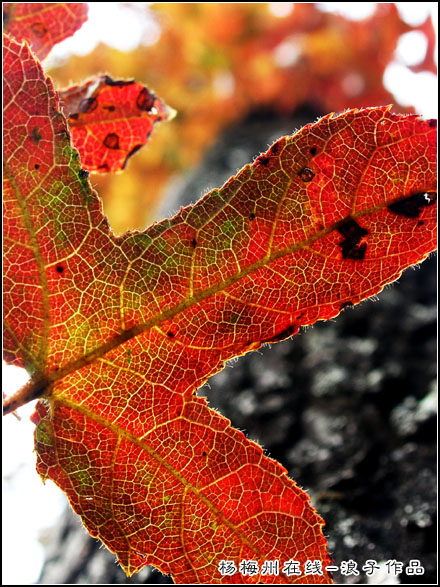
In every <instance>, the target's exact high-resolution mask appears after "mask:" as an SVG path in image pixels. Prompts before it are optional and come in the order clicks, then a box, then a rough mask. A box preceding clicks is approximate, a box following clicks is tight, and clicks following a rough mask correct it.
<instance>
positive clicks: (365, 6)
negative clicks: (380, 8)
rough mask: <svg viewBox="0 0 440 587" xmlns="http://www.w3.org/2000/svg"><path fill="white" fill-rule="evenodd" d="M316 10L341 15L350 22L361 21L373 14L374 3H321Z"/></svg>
mask: <svg viewBox="0 0 440 587" xmlns="http://www.w3.org/2000/svg"><path fill="white" fill-rule="evenodd" d="M318 8H319V9H320V10H322V11H323V12H334V13H336V14H341V15H342V16H345V17H346V18H348V19H350V20H363V19H364V18H368V17H369V16H371V15H372V14H373V12H374V10H375V8H376V2H321V3H319V4H318Z"/></svg>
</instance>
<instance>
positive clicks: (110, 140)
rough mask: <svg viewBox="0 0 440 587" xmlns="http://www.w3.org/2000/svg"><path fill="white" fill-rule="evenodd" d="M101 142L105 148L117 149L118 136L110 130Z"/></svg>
mask: <svg viewBox="0 0 440 587" xmlns="http://www.w3.org/2000/svg"><path fill="white" fill-rule="evenodd" d="M103 144H104V146H105V147H107V149H119V136H118V135H117V134H116V133H114V132H110V133H109V134H108V135H107V136H106V137H105V139H104V141H103Z"/></svg>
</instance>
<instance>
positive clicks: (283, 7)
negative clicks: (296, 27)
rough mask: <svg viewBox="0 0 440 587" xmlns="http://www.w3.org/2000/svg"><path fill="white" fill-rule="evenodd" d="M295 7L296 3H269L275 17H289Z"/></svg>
mask: <svg viewBox="0 0 440 587" xmlns="http://www.w3.org/2000/svg"><path fill="white" fill-rule="evenodd" d="M294 7H295V3H294V2H269V10H270V12H271V13H272V14H273V15H274V16H278V18H283V17H285V16H288V15H289V14H290V13H291V12H292V10H293V9H294Z"/></svg>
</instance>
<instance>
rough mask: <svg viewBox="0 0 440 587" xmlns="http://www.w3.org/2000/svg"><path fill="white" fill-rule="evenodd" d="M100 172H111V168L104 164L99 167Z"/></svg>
mask: <svg viewBox="0 0 440 587" xmlns="http://www.w3.org/2000/svg"><path fill="white" fill-rule="evenodd" d="M98 170H99V171H106V172H107V171H110V167H109V166H108V164H107V163H103V164H102V165H99V166H98Z"/></svg>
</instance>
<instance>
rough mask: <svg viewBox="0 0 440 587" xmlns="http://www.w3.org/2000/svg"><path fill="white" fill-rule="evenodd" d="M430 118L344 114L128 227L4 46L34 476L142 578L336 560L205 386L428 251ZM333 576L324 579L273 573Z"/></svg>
mask: <svg viewBox="0 0 440 587" xmlns="http://www.w3.org/2000/svg"><path fill="white" fill-rule="evenodd" d="M435 139H436V133H435V121H423V120H421V119H420V118H419V117H416V116H407V117H405V116H400V115H394V114H391V112H390V109H389V108H373V109H365V110H360V111H358V110H352V111H349V112H346V113H345V114H343V115H340V116H336V117H335V116H333V115H329V116H327V117H325V118H323V119H321V120H320V121H319V122H318V123H316V124H314V125H307V126H306V127H305V128H303V129H302V130H301V131H300V132H298V133H296V134H295V135H293V136H291V137H285V138H283V139H280V140H279V141H278V142H277V143H275V144H274V145H273V146H272V147H271V148H270V149H269V150H268V151H267V152H266V153H264V154H263V155H260V157H258V158H257V159H256V161H255V163H254V164H253V165H247V166H246V167H244V168H243V170H241V171H240V172H239V173H238V174H237V176H235V177H233V178H231V179H230V180H229V181H228V182H227V183H226V184H225V186H223V188H221V189H219V190H213V191H212V192H210V193H209V194H207V195H206V196H205V197H204V198H203V199H202V200H201V201H200V202H198V203H197V204H196V205H195V206H193V207H190V208H186V209H184V210H181V212H180V213H179V214H178V215H176V216H175V217H174V218H172V219H171V220H165V221H163V222H161V223H158V224H156V225H154V226H152V227H151V228H150V229H148V230H147V231H145V232H142V233H140V232H133V233H128V234H126V235H123V236H122V237H115V236H114V235H113V234H112V232H111V230H110V229H109V226H108V223H107V221H106V219H105V217H104V216H103V214H102V209H101V203H100V201H99V199H98V197H97V195H96V194H95V193H94V192H93V190H92V189H91V187H90V184H89V182H88V180H87V177H86V175H85V174H84V173H83V169H82V167H81V163H80V159H79V157H78V154H77V152H76V150H75V149H74V148H73V147H72V145H71V143H70V137H69V129H68V126H67V124H66V120H65V118H64V116H63V114H62V113H61V111H60V109H59V103H58V98H57V95H56V93H55V92H54V90H53V87H52V84H51V82H50V80H48V79H46V78H45V76H44V73H43V72H42V70H41V67H40V66H39V64H38V63H37V62H36V61H35V60H34V59H33V57H32V54H31V53H30V52H29V50H28V48H27V47H26V45H23V46H21V45H19V44H17V43H15V42H14V41H10V40H8V39H7V40H6V47H5V179H6V191H5V231H6V234H5V245H6V248H5V328H6V335H5V352H6V357H7V359H8V360H9V362H11V363H14V364H17V365H19V366H25V367H26V368H27V369H28V371H29V372H30V373H31V374H32V377H31V380H30V382H29V383H28V384H27V385H26V386H25V387H24V388H23V389H22V390H21V391H20V392H19V393H18V394H17V395H16V396H14V397H13V398H11V399H10V401H9V402H7V408H6V410H7V411H11V410H13V409H14V408H15V407H16V406H17V405H21V403H23V402H24V401H28V400H29V399H31V398H35V397H40V398H42V399H41V401H40V402H39V403H38V405H37V412H36V414H35V417H34V421H35V423H36V425H37V428H36V435H35V438H36V450H37V455H38V464H37V467H38V471H39V472H40V474H41V475H42V476H43V478H51V479H53V480H54V481H55V482H56V483H57V484H58V485H59V486H60V487H61V488H63V489H64V490H65V491H66V493H67V495H68V497H69V500H70V502H71V504H72V506H73V508H74V509H75V511H76V512H77V513H79V514H80V515H81V516H82V519H83V522H84V524H85V526H86V527H87V528H88V530H89V532H90V533H91V534H92V535H93V536H98V537H99V538H100V539H101V540H102V541H103V542H104V543H105V544H106V545H107V546H108V547H109V548H110V549H111V550H113V551H114V552H116V553H117V555H118V557H119V560H120V562H121V564H122V565H123V566H124V568H125V570H126V572H127V573H128V574H131V573H132V572H135V571H137V570H139V569H140V568H141V567H142V566H144V565H145V564H147V563H148V562H151V563H153V564H155V565H156V566H157V567H158V568H160V569H161V570H162V571H163V572H166V573H171V574H172V575H173V577H174V579H175V580H176V582H189V583H204V582H212V581H216V582H221V581H223V582H234V583H235V582H237V575H234V576H228V575H226V576H221V575H220V573H219V568H220V567H221V564H222V562H224V561H233V562H234V563H235V564H237V565H238V562H239V561H241V560H247V561H255V562H256V563H257V564H259V565H260V570H259V571H258V572H257V574H256V575H252V576H249V575H247V576H245V575H242V576H240V577H239V580H240V581H241V582H248V581H249V582H256V581H259V580H260V581H265V582H267V577H266V576H265V575H264V574H262V573H261V564H262V562H263V561H265V560H275V559H278V560H283V559H284V560H288V559H293V560H297V561H299V563H300V564H301V568H302V570H303V569H304V564H305V562H306V561H307V560H315V559H316V560H318V561H320V562H321V563H322V565H323V566H324V567H325V566H326V565H327V564H328V563H329V557H328V555H327V553H326V549H325V540H324V538H323V536H322V531H321V526H322V520H321V519H320V518H319V516H318V515H317V514H316V512H315V511H314V509H313V508H312V507H311V506H310V503H309V500H308V497H307V496H306V494H305V493H304V492H302V491H301V490H300V489H299V488H298V487H297V486H296V485H295V483H294V482H293V481H291V480H290V479H288V477H287V476H286V474H285V473H286V472H285V470H284V469H283V467H281V465H279V464H277V463H276V462H275V461H273V460H272V459H269V458H268V457H266V456H264V454H263V451H262V449H261V448H260V447H259V446H257V445H256V444H255V443H252V442H250V441H248V440H247V439H246V438H245V437H244V435H243V434H242V433H241V432H238V431H236V430H234V429H232V428H231V427H230V424H229V422H228V421H227V420H226V419H225V418H223V417H222V416H220V415H219V414H217V413H216V412H213V411H212V410H210V409H209V408H208V407H207V404H206V401H205V400H204V399H201V398H198V397H197V396H195V395H194V393H195V390H196V389H197V387H199V386H200V385H201V384H203V382H204V381H206V379H207V378H208V377H209V376H210V375H211V374H213V373H215V372H216V371H218V370H219V369H220V368H221V367H222V366H223V364H224V362H225V361H226V360H228V359H229V358H231V357H233V356H236V355H240V354H243V353H245V352H247V351H249V350H252V349H255V348H258V347H259V346H260V345H261V344H262V343H263V342H269V341H272V342H273V341H277V340H281V339H283V338H286V337H288V336H291V335H292V334H294V333H295V332H297V330H298V329H299V327H300V326H302V325H307V324H312V323H314V322H315V321H316V320H318V319H325V318H331V317H333V316H336V315H337V314H338V313H339V311H340V310H341V308H343V307H344V306H345V305H347V304H348V303H351V304H356V303H358V302H360V301H361V300H362V299H365V298H366V297H369V296H371V295H373V294H375V293H377V292H378V291H380V290H381V289H382V288H383V286H384V285H385V284H386V283H388V282H390V281H392V280H394V279H396V278H397V277H398V276H399V275H400V273H401V271H402V270H403V269H404V268H405V267H407V266H409V265H411V264H413V263H417V262H419V261H421V260H423V259H424V258H425V257H426V256H427V255H428V253H429V252H430V251H431V250H433V249H434V247H435V226H436V216H435V212H436V206H435V203H436V196H435ZM270 579H271V580H272V581H274V582H292V581H293V580H295V581H297V582H302V583H304V582H323V583H328V582H329V581H330V578H329V576H328V574H327V573H326V571H325V570H324V571H323V574H322V575H306V574H304V572H303V573H302V574H301V575H300V576H296V575H295V576H294V577H287V576H286V575H279V576H274V577H270Z"/></svg>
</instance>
